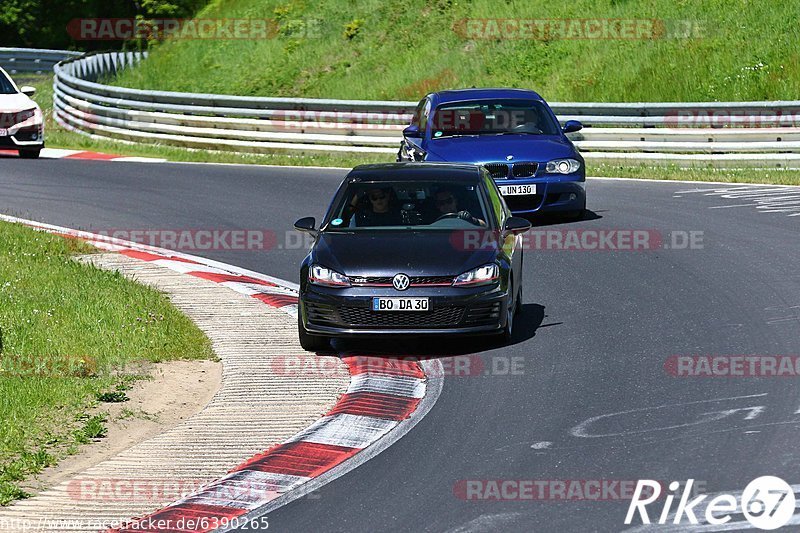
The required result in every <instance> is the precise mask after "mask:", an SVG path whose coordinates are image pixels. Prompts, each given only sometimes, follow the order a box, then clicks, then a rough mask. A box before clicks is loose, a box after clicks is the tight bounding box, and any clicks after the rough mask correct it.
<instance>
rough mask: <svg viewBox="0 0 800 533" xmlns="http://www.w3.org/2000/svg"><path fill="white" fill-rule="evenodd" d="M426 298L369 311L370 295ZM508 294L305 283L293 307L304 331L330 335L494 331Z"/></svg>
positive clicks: (501, 325)
mask: <svg viewBox="0 0 800 533" xmlns="http://www.w3.org/2000/svg"><path fill="white" fill-rule="evenodd" d="M377 296H391V297H427V298H429V302H430V308H429V310H428V311H421V312H403V311H401V312H397V311H395V312H386V311H384V312H376V311H372V298H373V297H377ZM507 298H508V294H507V293H506V292H505V291H504V290H502V289H501V288H500V287H499V286H498V287H494V288H486V287H484V288H480V287H475V288H471V289H468V288H464V289H462V288H456V287H435V288H434V287H430V288H425V287H413V288H411V289H409V290H407V291H402V292H399V291H394V290H393V289H376V288H368V287H350V288H346V289H331V288H327V287H319V286H316V285H308V286H307V287H306V290H305V291H304V292H302V293H301V295H300V306H299V309H298V312H299V313H300V316H301V318H302V320H303V325H304V327H305V328H306V330H307V331H308V332H309V333H312V334H315V335H325V336H332V337H348V336H353V337H357V336H371V335H381V336H382V335H398V334H413V335H470V334H491V333H496V332H500V331H501V330H502V329H503V328H504V327H505V325H506V324H505V321H506V318H507V317H506V313H505V309H506V305H507Z"/></svg>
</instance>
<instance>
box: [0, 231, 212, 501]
mask: <svg viewBox="0 0 800 533" xmlns="http://www.w3.org/2000/svg"><path fill="white" fill-rule="evenodd" d="M92 250H93V249H91V248H89V247H88V246H87V245H85V244H83V243H82V242H81V241H77V240H72V239H64V238H62V237H58V236H54V235H50V234H47V233H42V232H37V231H33V230H31V229H29V228H26V227H23V226H21V225H18V224H9V223H6V222H0V505H7V504H8V503H9V502H11V501H13V500H15V499H19V498H24V497H26V493H25V491H24V490H23V488H21V485H20V482H22V481H23V480H25V478H26V477H29V476H30V475H32V474H36V473H38V472H40V471H41V470H42V469H43V468H45V467H47V466H50V465H52V464H55V463H56V462H57V461H58V459H59V458H60V457H62V456H63V455H64V454H67V453H74V452H75V451H76V450H77V448H78V446H80V445H82V444H87V443H90V442H92V441H94V440H96V439H99V438H102V437H104V436H105V433H106V430H105V426H104V424H103V423H104V421H105V418H104V415H103V414H94V413H90V409H92V408H93V407H95V406H96V405H97V402H98V401H99V400H98V399H99V398H104V397H106V395H107V394H108V393H109V391H115V390H116V391H118V390H124V388H125V385H126V383H128V382H129V381H130V380H131V379H135V378H136V377H137V376H136V374H135V372H140V371H141V370H140V369H141V363H142V362H160V361H168V360H174V359H209V358H213V352H212V351H211V346H210V341H209V340H208V338H207V337H206V336H205V335H204V334H203V333H202V332H201V331H200V330H199V329H197V327H196V326H195V325H194V324H193V323H192V322H191V321H190V320H189V319H188V318H187V317H186V316H184V315H183V314H181V313H180V312H179V311H178V310H177V309H176V308H175V307H173V306H172V304H171V303H170V302H169V300H168V299H167V297H166V296H164V295H163V294H161V293H159V292H157V291H155V290H153V289H151V288H147V287H144V286H142V285H139V284H137V283H135V282H133V281H130V280H128V279H127V278H125V277H123V276H122V275H121V274H119V273H116V272H108V271H103V270H100V269H97V268H95V267H92V266H88V265H83V264H80V263H78V262H76V261H73V260H72V259H71V258H70V257H71V256H72V255H73V254H76V253H88V252H91V251H92ZM133 369H135V371H134V370H133Z"/></svg>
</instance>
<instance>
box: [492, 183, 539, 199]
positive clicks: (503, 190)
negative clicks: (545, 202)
mask: <svg viewBox="0 0 800 533" xmlns="http://www.w3.org/2000/svg"><path fill="white" fill-rule="evenodd" d="M498 188H499V189H500V194H502V195H503V196H516V195H518V194H536V184H531V185H500V186H499V187H498Z"/></svg>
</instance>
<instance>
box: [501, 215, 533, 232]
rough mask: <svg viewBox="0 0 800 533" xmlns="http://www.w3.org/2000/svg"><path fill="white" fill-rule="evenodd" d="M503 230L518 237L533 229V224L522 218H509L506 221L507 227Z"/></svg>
mask: <svg viewBox="0 0 800 533" xmlns="http://www.w3.org/2000/svg"><path fill="white" fill-rule="evenodd" d="M503 229H504V230H505V231H508V232H511V233H513V234H514V235H517V234H520V233H525V232H526V231H528V230H529V229H531V223H530V221H529V220H527V219H524V218H522V217H509V218H508V219H506V225H505V227H504V228H503Z"/></svg>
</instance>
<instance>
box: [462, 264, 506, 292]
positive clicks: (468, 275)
mask: <svg viewBox="0 0 800 533" xmlns="http://www.w3.org/2000/svg"><path fill="white" fill-rule="evenodd" d="M499 277H500V268H499V267H498V266H497V265H495V264H494V263H492V264H489V265H483V266H479V267H478V268H473V269H472V270H468V271H467V272H464V273H463V274H461V275H460V276H458V277H457V278H456V279H455V281H454V282H453V286H455V287H458V286H464V285H469V286H475V285H489V284H491V283H494V282H495V281H497V278H499Z"/></svg>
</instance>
